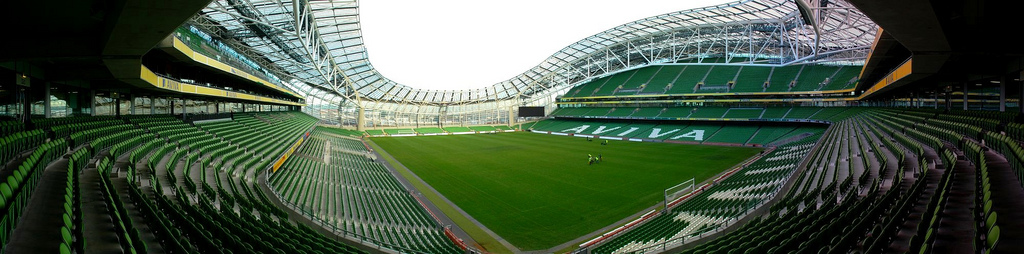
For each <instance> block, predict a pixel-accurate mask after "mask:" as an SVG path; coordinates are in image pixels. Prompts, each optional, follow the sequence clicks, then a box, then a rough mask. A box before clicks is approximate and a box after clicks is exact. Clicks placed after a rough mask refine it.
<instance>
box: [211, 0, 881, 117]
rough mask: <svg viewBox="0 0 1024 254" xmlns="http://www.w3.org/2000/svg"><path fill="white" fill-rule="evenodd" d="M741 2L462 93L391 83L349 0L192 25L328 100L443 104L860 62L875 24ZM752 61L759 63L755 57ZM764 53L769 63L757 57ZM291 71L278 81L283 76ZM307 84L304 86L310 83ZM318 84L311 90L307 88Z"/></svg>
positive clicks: (241, 9) (858, 17)
mask: <svg viewBox="0 0 1024 254" xmlns="http://www.w3.org/2000/svg"><path fill="white" fill-rule="evenodd" d="M811 2H812V3H813V5H811V6H805V8H803V13H804V14H803V15H801V10H800V9H801V8H800V7H798V5H797V4H796V2H794V1H793V0H744V1H737V2H732V3H727V4H722V5H717V6H710V7H705V8H698V9H691V10H683V11H677V12H672V13H667V14H663V15H658V16H654V17H649V18H646V19H642V20H637V21H634V22H631V23H627V24H623V25H620V26H617V27H614V28H611V29H608V30H606V31H604V32H601V33H598V34H595V35H593V36H590V37H587V38H584V39H582V40H580V41H578V42H576V43H573V44H571V45H569V46H567V47H565V48H563V49H562V50H560V51H558V52H556V53H554V54H552V55H551V56H550V57H548V58H547V59H545V60H544V61H543V62H542V63H541V64H539V65H537V66H535V67H533V68H531V69H529V70H526V71H525V72H523V73H522V74H520V75H517V76H516V77H513V78H511V79H509V80H506V81H502V82H499V83H497V84H493V85H490V86H486V87H484V88H477V89H468V90H443V91H440V90H425V89H417V88H414V87H413V86H414V85H415V84H411V85H406V84H399V83H397V82H394V81H391V80H389V79H387V78H386V77H384V76H383V75H381V74H380V73H379V72H377V71H376V70H375V69H374V68H373V65H372V64H371V63H370V61H369V59H367V54H366V47H365V46H364V44H363V39H362V34H361V32H360V25H359V9H358V7H359V6H358V1H281V0H216V1H213V2H212V3H211V4H210V5H209V6H207V7H206V8H205V9H203V10H202V11H201V12H200V15H199V16H198V17H197V18H196V19H194V20H193V24H194V25H197V26H199V27H203V28H204V29H206V30H209V31H211V32H213V33H212V34H215V35H216V36H218V37H220V39H222V40H225V41H228V42H229V44H230V43H234V44H235V45H236V47H239V48H251V49H252V51H251V52H250V51H248V50H245V49H243V50H240V51H242V52H243V53H246V52H248V53H250V54H254V55H260V56H262V57H264V58H265V60H267V61H269V63H264V64H270V65H275V66H277V67H272V68H269V69H271V70H275V69H276V72H278V76H281V77H291V78H294V79H295V80H299V81H301V82H288V83H292V84H289V85H292V86H293V87H292V88H293V89H294V90H297V91H310V92H309V93H308V94H309V95H313V96H318V97H321V98H327V100H328V101H335V100H337V99H341V100H355V101H363V100H371V101H379V102H396V103H410V104H430V105H448V104H462V103H474V102H482V101H493V100H504V99H509V98H515V97H516V96H523V97H529V96H532V95H534V94H540V93H542V92H544V91H545V90H548V89H552V88H554V87H564V86H567V85H571V84H574V83H577V82H579V81H583V80H586V79H589V78H591V77H594V76H599V75H604V74H609V73H613V72H616V71H620V70H623V69H628V68H635V67H639V66H644V65H647V64H655V63H671V62H676V61H678V60H680V59H688V58H697V61H701V60H703V58H705V57H715V56H718V57H723V56H724V57H727V58H731V57H732V56H747V57H748V58H746V60H744V61H748V62H747V63H748V64H776V65H782V64H790V63H797V62H803V61H808V60H820V59H831V60H843V59H850V60H854V61H862V60H863V59H864V57H865V56H866V53H867V51H868V48H869V47H870V45H871V42H872V41H873V40H874V36H875V32H876V30H877V27H876V26H875V24H874V23H873V22H872V21H871V20H870V19H868V18H867V17H866V16H864V15H863V14H862V13H861V12H860V11H859V10H857V9H856V8H854V7H853V6H852V5H850V4H849V3H847V2H846V1H845V0H835V1H821V2H818V1H816V0H812V1H811ZM758 59H760V61H759V60H758ZM765 59H772V60H765ZM291 78H283V79H284V80H290V79H291ZM307 84H311V85H312V86H313V87H309V86H308V85H307ZM313 88H318V89H313Z"/></svg>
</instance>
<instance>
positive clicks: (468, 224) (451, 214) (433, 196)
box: [368, 142, 512, 253]
mask: <svg viewBox="0 0 1024 254" xmlns="http://www.w3.org/2000/svg"><path fill="white" fill-rule="evenodd" d="M368 143H370V146H373V149H376V150H377V151H381V154H383V155H384V156H383V157H384V160H386V161H387V162H388V163H390V164H391V165H393V166H394V167H395V169H397V170H398V173H399V174H402V176H403V177H405V179H407V180H409V182H410V183H412V185H413V187H415V188H416V189H417V190H419V191H420V193H423V196H424V197H426V198H427V199H428V200H430V202H431V203H434V205H435V206H437V208H438V209H441V212H443V213H444V214H445V215H447V216H448V218H450V219H452V221H453V222H455V224H456V225H458V226H459V228H462V230H463V231H466V234H469V236H470V237H472V238H473V240H474V241H476V242H477V243H478V244H480V246H483V247H484V249H486V250H487V251H488V252H492V253H512V251H511V250H509V249H508V248H506V247H505V245H502V244H501V243H499V242H498V240H497V239H494V237H491V235H490V234H487V232H484V230H483V229H481V228H480V227H478V226H477V225H476V224H474V223H473V222H472V221H470V220H469V218H466V216H463V215H462V213H459V211H456V210H455V207H452V206H451V205H449V204H448V202H444V200H443V199H441V197H440V196H438V195H437V193H434V192H433V191H431V190H430V188H429V187H427V185H426V184H425V183H423V182H422V181H420V180H418V179H416V177H415V176H413V174H412V172H410V171H409V170H408V169H405V168H402V167H399V166H398V161H396V160H395V159H394V158H393V156H390V154H388V153H387V152H386V151H385V150H384V149H381V147H380V146H379V145H377V144H376V143H375V142H368Z"/></svg>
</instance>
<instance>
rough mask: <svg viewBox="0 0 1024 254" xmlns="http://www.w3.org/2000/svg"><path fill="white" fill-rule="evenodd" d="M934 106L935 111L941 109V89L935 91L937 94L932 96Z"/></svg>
mask: <svg viewBox="0 0 1024 254" xmlns="http://www.w3.org/2000/svg"><path fill="white" fill-rule="evenodd" d="M932 104H934V105H932V106H933V108H934V109H939V89H935V93H934V94H932Z"/></svg>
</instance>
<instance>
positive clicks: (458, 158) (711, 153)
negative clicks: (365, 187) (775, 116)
mask: <svg viewBox="0 0 1024 254" xmlns="http://www.w3.org/2000/svg"><path fill="white" fill-rule="evenodd" d="M373 140H374V141H375V142H376V143H377V144H378V145H380V147H382V148H384V150H386V151H388V152H389V153H390V154H391V155H392V156H394V157H395V158H396V159H398V160H399V161H401V162H402V164H403V165H405V166H406V167H408V168H409V169H410V170H412V171H413V172H415V173H416V175H417V176H419V177H420V178H422V179H423V180H424V181H426V182H427V183H430V186H432V187H434V189H436V190H437V191H439V192H441V194H442V195H444V196H445V197H446V198H448V199H449V200H451V201H452V202H454V203H455V204H456V205H458V206H459V207H460V208H462V209H463V210H464V211H466V212H467V213H469V214H470V215H472V216H473V217H474V218H475V219H477V220H478V221H480V222H481V223H483V224H484V225H486V226H487V228H489V229H490V230H492V231H494V232H495V233H497V234H498V235H500V236H501V237H503V238H504V239H505V240H507V241H509V242H510V243H512V244H513V245H515V246H516V247H518V248H520V249H522V250H544V249H548V248H551V247H554V246H556V245H558V244H561V243H564V242H567V241H570V240H573V239H575V238H577V237H579V236H582V235H585V234H587V233H590V232H593V231H596V230H598V229H600V228H602V227H604V226H607V225H609V224H612V223H614V222H616V221H618V220H620V219H622V218H625V217H627V216H629V215H632V214H634V213H636V212H637V211H640V210H642V209H644V208H647V207H650V206H653V205H656V204H657V203H659V202H660V201H662V199H663V197H662V191H663V190H664V189H665V188H668V187H671V186H673V185H675V184H678V183H680V182H682V181H685V180H688V179H690V178H691V177H692V178H696V181H697V182H701V181H703V180H705V179H707V178H709V177H711V176H714V175H715V174H717V173H719V172H721V171H722V170H725V169H728V168H729V167H731V166H733V165H736V164H737V163H739V162H741V161H743V160H744V159H746V158H749V157H750V156H753V155H754V154H756V153H758V152H759V151H760V150H761V149H758V148H749V147H722V146H701V145H682V144H670V143H639V142H625V141H611V142H610V144H609V145H607V146H605V145H600V143H601V141H602V140H595V141H589V142H588V141H586V139H583V138H578V137H562V136H553V135H543V134H534V133H503V134H494V135H487V134H484V135H457V136H431V137H403V138H374V139H373ZM587 154H591V155H594V156H597V155H599V154H600V155H602V156H603V157H604V161H603V162H601V163H599V164H595V165H588V164H587Z"/></svg>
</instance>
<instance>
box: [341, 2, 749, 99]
mask: <svg viewBox="0 0 1024 254" xmlns="http://www.w3.org/2000/svg"><path fill="white" fill-rule="evenodd" d="M732 1H735V0H629V1H623V0H582V1H581V0H516V1H508V0H506V1H494V0H490V1H488V0H475V1H472V0H435V1H423V0H366V1H359V19H360V25H361V29H362V33H363V42H364V43H365V45H366V51H367V54H368V55H369V58H370V63H372V64H373V67H374V68H376V69H377V71H379V72H380V73H381V74H383V75H384V77H387V78H388V79H391V80H393V81H395V82H398V83H400V84H404V85H408V86H411V87H413V88H421V89H436V90H445V89H448V90H451V89H468V88H482V87H485V86H490V85H493V84H495V83H498V82H501V81H505V80H507V79H510V78H512V77H515V76H516V75H519V74H521V73H523V72H525V71H526V70H529V69H530V68H533V67H534V66H536V65H537V64H540V63H541V62H542V61H544V59H547V57H548V56H551V55H552V54H554V53H555V52H558V51H559V50H561V49H562V48H564V47H566V46H569V45H570V44H572V43H575V42H577V41H579V40H582V39H584V38H586V37H588V36H591V35H594V34H597V33H600V32H602V31H605V30H608V29H611V28H613V27H615V26H618V25H622V24H625V23H629V22H632V21H636V20H639V19H643V18H647V17H651V16H656V15H660V14H665V13H669V12H674V11H680V10H686V9H693V8H699V7H705V6H710V5H717V4H721V3H725V2H732Z"/></svg>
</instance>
